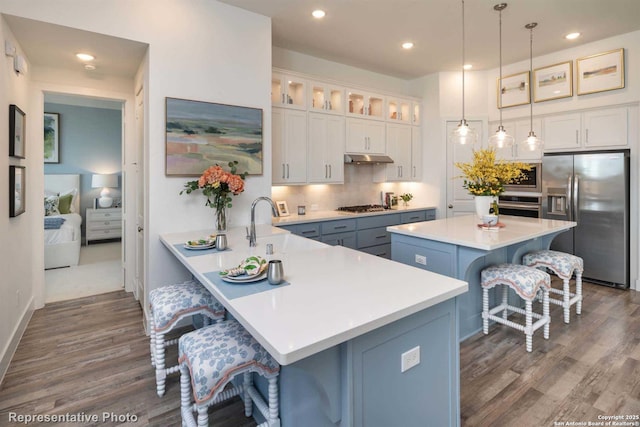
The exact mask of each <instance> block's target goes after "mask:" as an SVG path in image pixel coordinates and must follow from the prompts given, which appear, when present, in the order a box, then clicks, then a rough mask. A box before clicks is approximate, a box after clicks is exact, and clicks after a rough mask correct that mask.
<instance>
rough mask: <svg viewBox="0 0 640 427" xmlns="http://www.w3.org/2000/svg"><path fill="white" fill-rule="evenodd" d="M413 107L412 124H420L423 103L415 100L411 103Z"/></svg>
mask: <svg viewBox="0 0 640 427" xmlns="http://www.w3.org/2000/svg"><path fill="white" fill-rule="evenodd" d="M411 109H412V114H411V124H412V125H414V126H420V120H421V118H420V111H421V110H422V104H420V103H419V102H415V101H414V102H412V103H411Z"/></svg>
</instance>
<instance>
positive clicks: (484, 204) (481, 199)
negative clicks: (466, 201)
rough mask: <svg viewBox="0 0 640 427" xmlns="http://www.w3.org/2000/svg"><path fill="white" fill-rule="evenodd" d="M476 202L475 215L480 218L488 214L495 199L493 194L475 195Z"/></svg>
mask: <svg viewBox="0 0 640 427" xmlns="http://www.w3.org/2000/svg"><path fill="white" fill-rule="evenodd" d="M474 200H475V203H476V215H477V216H478V218H479V219H482V217H483V216H484V215H489V210H490V209H491V204H492V203H493V201H494V200H496V198H495V196H475V197H474Z"/></svg>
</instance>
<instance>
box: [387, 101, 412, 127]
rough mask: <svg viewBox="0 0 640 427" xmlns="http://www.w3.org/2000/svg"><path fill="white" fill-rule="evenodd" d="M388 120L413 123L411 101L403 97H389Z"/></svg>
mask: <svg viewBox="0 0 640 427" xmlns="http://www.w3.org/2000/svg"><path fill="white" fill-rule="evenodd" d="M387 120H390V121H393V122H401V123H407V124H409V123H411V121H412V115H411V101H410V100H408V99H402V98H388V99H387Z"/></svg>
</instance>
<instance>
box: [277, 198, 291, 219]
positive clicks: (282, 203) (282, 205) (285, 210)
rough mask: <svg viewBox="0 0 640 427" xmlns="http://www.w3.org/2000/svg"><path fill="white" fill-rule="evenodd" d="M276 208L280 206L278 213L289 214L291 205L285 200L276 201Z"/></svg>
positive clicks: (281, 214)
mask: <svg viewBox="0 0 640 427" xmlns="http://www.w3.org/2000/svg"><path fill="white" fill-rule="evenodd" d="M276 208H278V215H280V216H289V206H287V202H285V201H284V200H282V201H279V202H276Z"/></svg>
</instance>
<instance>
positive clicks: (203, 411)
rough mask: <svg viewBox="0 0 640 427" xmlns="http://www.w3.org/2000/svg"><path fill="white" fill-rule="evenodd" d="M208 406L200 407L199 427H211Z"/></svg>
mask: <svg viewBox="0 0 640 427" xmlns="http://www.w3.org/2000/svg"><path fill="white" fill-rule="evenodd" d="M208 409H209V408H208V407H207V406H206V405H203V406H199V407H198V427H209V414H208V412H207V411H208Z"/></svg>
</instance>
